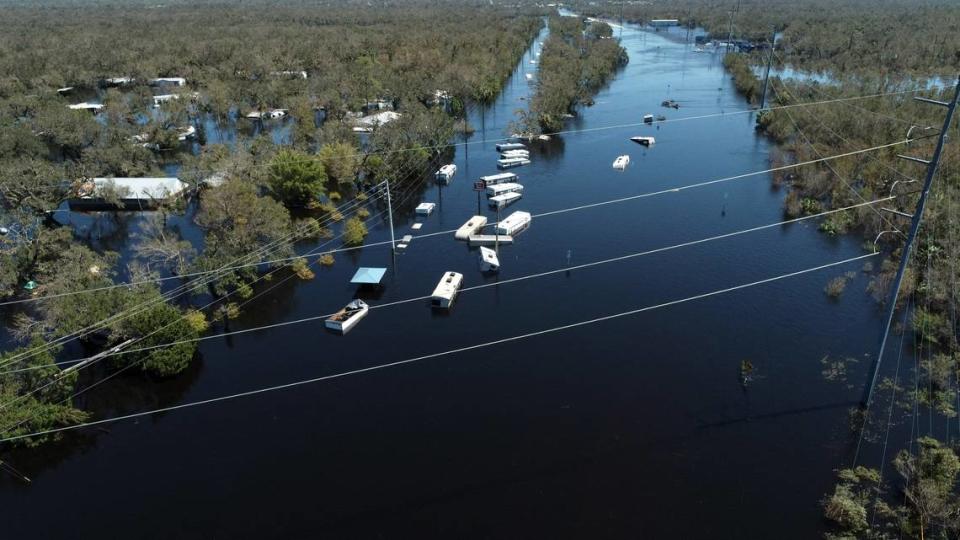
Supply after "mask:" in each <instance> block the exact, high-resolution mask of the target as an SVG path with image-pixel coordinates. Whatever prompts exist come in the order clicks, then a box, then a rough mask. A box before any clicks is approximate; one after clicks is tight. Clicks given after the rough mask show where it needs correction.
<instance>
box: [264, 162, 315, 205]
mask: <svg viewBox="0 0 960 540" xmlns="http://www.w3.org/2000/svg"><path fill="white" fill-rule="evenodd" d="M269 181H270V188H271V189H272V190H273V193H274V195H275V196H276V197H277V199H278V200H280V201H281V202H283V203H284V204H286V205H287V206H308V205H310V204H311V203H314V202H315V201H316V200H317V199H318V198H319V197H320V196H321V195H323V194H324V192H325V187H324V183H325V182H326V181H327V175H326V173H325V172H324V170H323V164H322V163H321V162H320V160H319V159H317V158H316V157H315V156H311V155H308V154H305V153H303V152H299V151H296V150H286V149H285V150H281V151H279V152H277V154H276V155H275V156H273V159H272V160H270V178H269Z"/></svg>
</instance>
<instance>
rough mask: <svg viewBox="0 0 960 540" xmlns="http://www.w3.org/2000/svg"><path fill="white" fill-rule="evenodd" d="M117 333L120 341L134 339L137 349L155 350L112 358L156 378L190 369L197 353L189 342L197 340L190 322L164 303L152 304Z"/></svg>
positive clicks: (196, 333)
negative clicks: (133, 365)
mask: <svg viewBox="0 0 960 540" xmlns="http://www.w3.org/2000/svg"><path fill="white" fill-rule="evenodd" d="M118 332H119V334H120V337H121V338H122V339H137V340H138V341H137V343H136V348H137V349H140V348H143V349H150V348H151V347H157V348H155V349H151V350H147V351H142V352H136V353H127V354H123V353H122V354H119V355H117V356H116V358H119V359H120V362H122V363H124V364H130V363H133V364H138V365H139V366H140V368H141V369H142V370H143V371H145V372H147V373H150V374H153V375H157V376H160V377H168V376H170V375H176V374H177V373H180V372H181V371H183V370H184V369H186V368H187V366H188V365H190V361H191V360H192V359H193V355H194V353H195V352H196V349H197V344H196V341H191V340H195V339H196V338H197V337H198V336H199V332H198V331H197V327H196V326H194V324H192V322H191V319H190V318H188V317H186V316H184V314H183V313H181V312H180V310H179V309H177V308H176V307H174V306H171V305H170V304H166V303H164V302H156V303H153V304H152V305H151V306H150V307H148V308H146V309H141V310H140V311H139V312H138V313H136V314H135V315H133V316H132V317H129V318H127V319H125V320H124V321H123V323H122V326H121V328H120V329H119V331H118ZM170 343H173V344H174V345H168V344H170Z"/></svg>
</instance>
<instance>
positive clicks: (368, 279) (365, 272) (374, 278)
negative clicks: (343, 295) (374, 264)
mask: <svg viewBox="0 0 960 540" xmlns="http://www.w3.org/2000/svg"><path fill="white" fill-rule="evenodd" d="M386 273H387V269H386V268H367V267H365V266H363V267H360V268H357V273H356V274H354V275H353V278H351V279H350V283H356V284H360V285H376V284H378V283H380V280H382V279H383V275H384V274H386Z"/></svg>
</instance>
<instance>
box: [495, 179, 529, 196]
mask: <svg viewBox="0 0 960 540" xmlns="http://www.w3.org/2000/svg"><path fill="white" fill-rule="evenodd" d="M514 191H515V192H517V193H519V192H521V191H523V184H517V183H514V182H506V183H503V184H494V185H492V186H487V197H496V196H497V195H503V194H504V193H511V192H514Z"/></svg>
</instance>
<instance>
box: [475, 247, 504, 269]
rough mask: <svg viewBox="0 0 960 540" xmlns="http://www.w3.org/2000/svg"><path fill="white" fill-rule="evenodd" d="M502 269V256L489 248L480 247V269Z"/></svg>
mask: <svg viewBox="0 0 960 540" xmlns="http://www.w3.org/2000/svg"><path fill="white" fill-rule="evenodd" d="M499 270H500V258H499V257H497V252H496V251H494V250H492V249H490V248H488V247H481V248H480V271H481V272H498V271H499Z"/></svg>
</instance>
